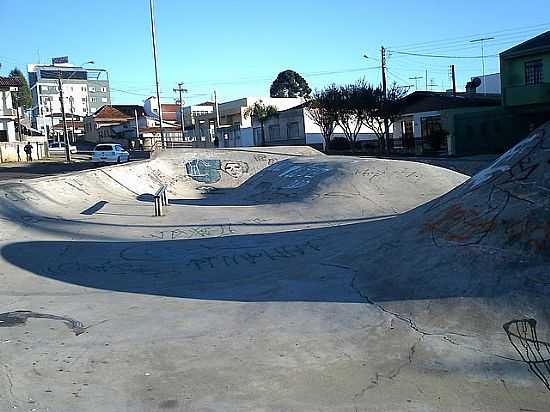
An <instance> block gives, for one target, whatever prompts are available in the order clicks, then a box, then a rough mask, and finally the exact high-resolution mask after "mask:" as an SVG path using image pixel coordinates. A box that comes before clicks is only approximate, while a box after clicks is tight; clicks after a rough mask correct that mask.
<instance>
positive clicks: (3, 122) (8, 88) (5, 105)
mask: <svg viewBox="0 0 550 412" xmlns="http://www.w3.org/2000/svg"><path fill="white" fill-rule="evenodd" d="M18 89H19V80H17V79H14V78H12V77H0V142H15V141H16V134H15V121H16V119H17V113H16V111H15V105H14V102H13V99H12V93H13V92H16V91H17V90H18Z"/></svg>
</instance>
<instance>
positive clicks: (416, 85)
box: [409, 76, 422, 91]
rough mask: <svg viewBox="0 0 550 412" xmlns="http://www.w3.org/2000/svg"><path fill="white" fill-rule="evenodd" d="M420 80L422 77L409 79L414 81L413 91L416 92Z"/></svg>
mask: <svg viewBox="0 0 550 412" xmlns="http://www.w3.org/2000/svg"><path fill="white" fill-rule="evenodd" d="M420 79H422V76H414V77H409V80H414V90H415V91H416V90H418V80H420Z"/></svg>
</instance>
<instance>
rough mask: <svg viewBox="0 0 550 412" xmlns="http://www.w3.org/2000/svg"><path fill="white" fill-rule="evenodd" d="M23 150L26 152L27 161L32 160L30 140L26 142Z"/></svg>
mask: <svg viewBox="0 0 550 412" xmlns="http://www.w3.org/2000/svg"><path fill="white" fill-rule="evenodd" d="M23 150H24V151H25V153H26V154H27V162H32V145H31V144H30V142H27V144H26V145H25V147H24V148H23Z"/></svg>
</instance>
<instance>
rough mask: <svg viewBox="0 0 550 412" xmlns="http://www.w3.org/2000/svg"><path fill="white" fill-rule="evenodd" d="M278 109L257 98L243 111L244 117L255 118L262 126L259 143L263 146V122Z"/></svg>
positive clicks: (275, 113)
mask: <svg viewBox="0 0 550 412" xmlns="http://www.w3.org/2000/svg"><path fill="white" fill-rule="evenodd" d="M277 113H278V110H277V108H276V107H275V106H273V105H267V106H266V105H265V104H264V102H263V101H261V100H258V101H257V102H255V103H254V104H253V105H252V106H249V107H247V108H246V110H245V111H244V117H245V118H246V119H248V118H249V117H254V118H256V119H257V120H258V121H259V122H260V125H261V126H262V142H261V145H262V146H265V130H264V123H265V122H266V120H267V119H269V118H270V117H273V116H275V115H277Z"/></svg>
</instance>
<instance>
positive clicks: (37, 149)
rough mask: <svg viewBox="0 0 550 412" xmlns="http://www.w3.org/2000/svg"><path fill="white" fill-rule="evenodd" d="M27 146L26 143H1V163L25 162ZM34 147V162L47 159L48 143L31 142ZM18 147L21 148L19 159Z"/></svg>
mask: <svg viewBox="0 0 550 412" xmlns="http://www.w3.org/2000/svg"><path fill="white" fill-rule="evenodd" d="M26 144H27V142H26V141H24V142H8V143H6V142H0V163H7V162H17V161H25V159H26V154H25V151H24V150H23V147H24V146H25V145H26ZM31 144H32V146H33V151H32V157H33V160H40V159H43V158H45V157H47V150H48V149H47V143H46V142H44V141H40V142H38V141H31ZM17 147H19V156H20V157H19V158H18V157H17Z"/></svg>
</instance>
